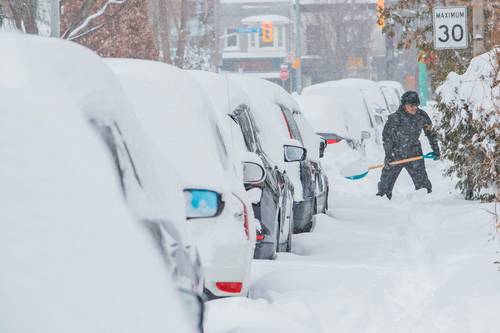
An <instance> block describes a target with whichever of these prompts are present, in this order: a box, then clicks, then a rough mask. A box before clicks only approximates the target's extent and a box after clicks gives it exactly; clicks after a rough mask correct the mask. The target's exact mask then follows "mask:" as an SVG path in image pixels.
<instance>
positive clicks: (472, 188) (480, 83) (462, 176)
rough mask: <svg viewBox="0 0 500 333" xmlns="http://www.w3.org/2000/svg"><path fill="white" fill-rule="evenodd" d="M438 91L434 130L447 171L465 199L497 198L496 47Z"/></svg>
mask: <svg viewBox="0 0 500 333" xmlns="http://www.w3.org/2000/svg"><path fill="white" fill-rule="evenodd" d="M436 92H437V93H438V101H439V103H438V105H437V109H438V111H439V112H438V113H437V114H438V116H437V118H438V119H437V126H436V127H437V130H438V133H439V135H440V139H441V144H442V148H443V149H442V150H443V154H442V155H443V157H444V158H446V159H447V160H449V161H450V162H451V163H450V166H449V167H448V169H447V170H446V174H447V175H455V176H457V177H458V183H457V188H459V189H460V190H461V191H462V193H463V194H464V195H465V198H466V199H471V200H472V199H481V200H486V201H492V200H494V199H495V197H496V199H497V200H499V199H500V194H499V190H500V144H499V143H500V49H494V50H491V51H490V52H488V53H485V54H482V55H480V56H477V57H475V58H473V59H472V61H471V62H470V65H469V67H468V68H467V70H466V71H465V73H464V74H462V75H459V74H456V73H454V72H452V73H450V74H449V75H448V77H447V79H446V81H445V82H444V83H443V84H442V85H441V86H440V87H439V88H438V89H437V90H436Z"/></svg>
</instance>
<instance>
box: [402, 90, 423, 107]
mask: <svg viewBox="0 0 500 333" xmlns="http://www.w3.org/2000/svg"><path fill="white" fill-rule="evenodd" d="M405 104H411V105H416V106H419V105H420V99H419V98H418V94H417V92H416V91H411V90H410V91H407V92H405V93H404V94H403V96H401V105H405Z"/></svg>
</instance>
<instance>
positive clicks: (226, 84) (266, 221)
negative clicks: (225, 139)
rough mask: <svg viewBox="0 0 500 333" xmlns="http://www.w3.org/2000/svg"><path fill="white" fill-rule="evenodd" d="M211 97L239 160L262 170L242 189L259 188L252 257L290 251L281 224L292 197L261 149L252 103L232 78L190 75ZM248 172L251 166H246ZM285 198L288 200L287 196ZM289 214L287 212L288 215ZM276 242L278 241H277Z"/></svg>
mask: <svg viewBox="0 0 500 333" xmlns="http://www.w3.org/2000/svg"><path fill="white" fill-rule="evenodd" d="M189 73H190V74H191V75H192V76H193V77H194V78H195V79H196V80H197V81H198V82H199V83H200V85H201V86H202V87H203V88H204V89H205V90H206V92H207V94H208V95H209V96H210V98H211V100H212V102H213V105H214V109H215V110H216V112H217V114H218V115H219V116H220V117H222V118H224V120H225V123H226V132H228V133H229V136H230V137H231V138H230V140H231V141H232V145H233V146H234V147H235V148H236V149H237V150H238V151H239V152H240V154H242V155H241V156H242V160H243V161H247V162H250V161H251V158H252V156H253V157H254V158H255V159H256V160H255V161H256V163H259V164H262V165H263V167H264V169H265V171H266V172H265V175H264V177H265V178H264V181H262V182H255V181H254V179H252V178H255V177H249V176H246V177H244V178H246V179H244V180H243V183H244V184H245V188H246V189H247V190H250V191H255V190H254V189H260V194H261V195H260V197H259V198H258V199H259V200H258V201H257V202H255V203H254V204H253V211H254V214H255V216H256V217H257V218H258V219H259V220H260V223H261V225H260V228H257V229H258V230H257V243H256V247H255V255H254V257H255V258H257V259H270V258H273V257H274V256H275V253H276V251H287V250H288V251H290V249H291V247H290V242H291V238H290V237H289V235H288V234H287V233H283V232H290V229H289V228H288V229H287V228H285V227H284V226H283V225H282V224H283V223H284V222H286V221H283V219H284V218H285V215H284V214H281V212H282V211H283V212H285V209H287V208H288V209H291V205H287V202H289V200H290V198H291V194H289V193H288V192H287V191H285V190H283V189H286V188H287V182H289V180H288V178H287V176H286V175H284V174H283V173H282V172H281V171H279V170H278V169H276V168H274V165H273V164H272V161H271V160H270V159H269V157H268V156H267V154H266V153H265V152H264V150H263V149H262V146H261V143H260V140H261V139H260V134H259V132H258V128H257V126H256V125H255V121H254V119H253V115H252V113H251V112H250V109H251V108H252V101H251V100H250V98H249V97H248V95H247V94H246V93H245V92H244V90H243V89H242V88H241V87H240V86H239V85H238V83H237V82H235V81H234V80H233V79H232V78H231V77H229V76H227V75H222V74H215V73H210V72H205V71H190V72H189ZM246 169H248V171H251V166H250V167H247V168H246ZM287 195H288V197H287ZM290 213H291V212H289V214H290ZM278 239H279V241H277V240H278Z"/></svg>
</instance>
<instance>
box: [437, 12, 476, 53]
mask: <svg viewBox="0 0 500 333" xmlns="http://www.w3.org/2000/svg"><path fill="white" fill-rule="evenodd" d="M432 21H433V30H434V48H435V49H436V50H445V49H466V48H467V47H468V38H467V36H468V35H469V33H468V31H469V30H468V28H467V7H434V8H433V9H432Z"/></svg>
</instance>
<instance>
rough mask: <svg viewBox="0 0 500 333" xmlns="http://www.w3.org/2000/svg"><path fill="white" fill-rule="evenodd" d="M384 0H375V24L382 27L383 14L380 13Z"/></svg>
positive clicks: (383, 22)
mask: <svg viewBox="0 0 500 333" xmlns="http://www.w3.org/2000/svg"><path fill="white" fill-rule="evenodd" d="M384 6H385V4H384V0H377V24H378V26H379V27H380V28H381V29H382V28H383V27H384V25H385V20H384V16H383V15H382V13H383V12H384Z"/></svg>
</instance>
